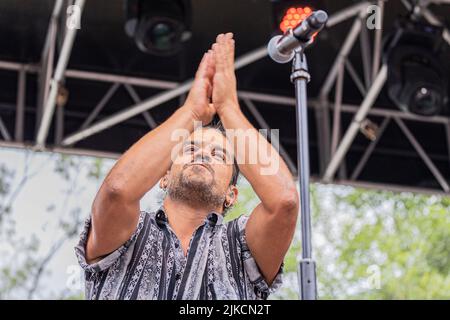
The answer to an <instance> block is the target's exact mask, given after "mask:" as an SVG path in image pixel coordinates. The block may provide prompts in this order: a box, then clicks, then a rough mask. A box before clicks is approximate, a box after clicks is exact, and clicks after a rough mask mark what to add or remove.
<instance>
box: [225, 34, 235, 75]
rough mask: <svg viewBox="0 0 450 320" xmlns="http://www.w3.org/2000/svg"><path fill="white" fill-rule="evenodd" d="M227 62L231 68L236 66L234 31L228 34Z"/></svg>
mask: <svg viewBox="0 0 450 320" xmlns="http://www.w3.org/2000/svg"><path fill="white" fill-rule="evenodd" d="M226 44H227V45H226V47H227V62H228V66H229V67H230V68H234V39H233V33H231V32H228V33H227V34H226Z"/></svg>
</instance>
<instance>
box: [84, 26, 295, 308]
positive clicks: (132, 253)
mask: <svg viewBox="0 0 450 320" xmlns="http://www.w3.org/2000/svg"><path fill="white" fill-rule="evenodd" d="M211 100H212V103H210V101H211ZM215 114H217V115H218V116H219V118H220V120H221V123H222V124H223V126H224V127H225V129H226V130H238V129H241V131H242V132H245V134H246V135H248V136H250V138H255V139H253V140H252V139H249V140H246V141H247V142H246V143H234V142H235V141H234V140H235V138H236V137H233V138H232V139H228V138H227V137H228V136H225V135H224V134H223V133H222V132H221V131H219V130H216V129H215V128H212V127H201V126H200V127H194V126H195V121H201V124H202V125H203V126H206V125H207V124H209V123H210V122H211V121H212V118H213V116H214V115H215ZM180 130H181V131H183V130H184V131H186V132H188V134H190V136H189V137H188V138H187V139H185V140H184V141H183V143H181V146H180V144H179V143H178V144H177V141H174V139H172V138H173V133H174V132H178V131H180ZM248 141H257V143H250V142H248ZM263 149H265V150H270V151H271V152H269V163H270V164H277V165H278V167H277V168H276V169H277V170H275V173H271V174H262V173H261V172H263V167H264V165H263V163H262V161H261V160H260V159H257V161H256V163H252V162H251V161H248V159H249V157H251V155H255V154H259V153H260V151H261V150H263ZM174 150H175V151H174ZM233 159H234V161H233ZM235 159H241V161H240V163H238V167H237V166H236V160H235ZM239 169H240V171H241V173H242V174H243V175H244V176H245V177H246V179H247V180H248V181H249V182H250V184H251V185H252V187H253V189H254V190H255V192H256V194H257V195H258V197H259V199H260V200H261V203H260V204H259V205H258V206H257V207H256V208H255V209H254V210H253V212H252V213H251V215H250V217H248V216H246V215H242V216H241V217H239V218H238V219H235V220H233V221H231V222H228V223H224V222H223V214H224V212H225V211H226V209H227V208H229V207H231V206H232V205H233V204H234V203H235V202H236V200H237V196H238V190H237V188H236V178H237V174H238V173H239V171H238V170H239ZM158 181H159V185H160V187H161V188H162V189H163V190H166V193H167V196H166V197H165V198H164V200H163V205H162V206H161V207H160V208H159V210H157V211H156V212H153V213H147V212H144V211H140V208H139V201H140V199H141V198H142V197H143V196H144V195H145V193H146V192H147V191H148V190H149V189H151V188H152V187H153V186H154V185H155V184H156V183H157V182H158ZM298 205H299V199H298V193H297V190H296V187H295V183H294V182H293V178H292V176H291V174H290V172H289V170H288V168H287V166H286V164H285V163H284V162H283V160H282V159H281V158H280V156H279V154H278V153H277V152H276V151H275V150H274V149H273V148H272V146H271V145H270V144H269V143H268V142H267V140H266V139H265V138H264V137H263V136H262V135H260V134H259V133H258V131H257V130H255V128H254V127H252V125H251V124H250V123H249V121H248V120H247V119H246V118H245V116H244V115H243V113H242V112H241V110H240V107H239V103H238V98H237V91H236V78H235V73H234V40H233V35H232V34H231V33H227V34H220V35H218V36H217V39H216V43H214V44H213V46H212V48H211V49H210V50H209V51H208V52H207V53H206V54H205V55H204V57H203V59H202V61H201V62H200V65H199V67H198V70H197V73H196V76H195V80H194V83H193V86H192V88H191V90H190V92H189V95H188V97H187V99H186V102H185V104H184V105H183V106H182V107H180V108H179V109H178V110H177V111H176V112H175V113H174V114H173V115H172V116H171V117H170V118H169V119H168V120H167V121H165V122H164V123H162V124H161V125H160V126H159V127H157V128H156V129H154V130H152V131H151V132H149V133H148V134H146V135H145V136H144V137H142V138H141V139H140V140H139V141H138V142H136V143H135V144H134V145H133V146H132V147H131V148H130V149H129V150H128V151H127V152H126V153H125V154H124V155H123V156H122V157H121V158H120V159H119V160H118V162H117V163H116V164H115V166H114V167H113V168H112V170H111V172H110V173H109V174H108V176H107V177H106V178H105V181H104V182H103V184H102V186H101V188H100V190H99V191H98V194H97V196H96V198H95V200H94V203H93V206H92V217H91V218H89V219H88V220H87V221H86V225H85V229H84V231H83V233H82V235H81V241H80V243H79V244H78V246H77V247H76V253H77V256H78V259H79V262H80V264H81V266H82V267H83V269H84V270H85V277H86V298H88V299H266V298H267V296H268V295H269V293H271V292H272V291H274V290H275V289H276V288H277V287H278V286H279V285H280V283H281V274H282V269H283V259H284V256H285V254H286V252H287V250H288V248H289V245H290V243H291V241H292V237H293V234H294V229H295V225H296V221H297V215H298Z"/></svg>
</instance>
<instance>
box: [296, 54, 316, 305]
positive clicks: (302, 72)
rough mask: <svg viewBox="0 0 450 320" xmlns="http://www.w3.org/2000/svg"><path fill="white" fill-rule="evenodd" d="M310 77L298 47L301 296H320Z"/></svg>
mask: <svg viewBox="0 0 450 320" xmlns="http://www.w3.org/2000/svg"><path fill="white" fill-rule="evenodd" d="M309 80H310V75H309V72H308V65H307V63H306V56H305V54H304V53H303V49H302V48H300V49H299V50H295V56H294V61H293V63H292V73H291V82H292V83H294V85H295V98H296V109H295V111H296V123H297V174H298V181H299V184H300V221H301V232H302V259H301V260H300V263H299V267H298V275H299V288H300V296H301V299H302V300H315V299H317V280H316V263H315V261H314V260H313V259H312V246H311V212H310V206H309V175H310V171H309V141H308V109H307V90H306V85H307V83H308V82H309Z"/></svg>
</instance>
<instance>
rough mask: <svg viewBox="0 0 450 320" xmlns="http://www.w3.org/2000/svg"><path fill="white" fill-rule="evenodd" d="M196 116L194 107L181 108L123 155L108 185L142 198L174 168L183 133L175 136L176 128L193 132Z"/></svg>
mask: <svg viewBox="0 0 450 320" xmlns="http://www.w3.org/2000/svg"><path fill="white" fill-rule="evenodd" d="M194 120H195V117H194V114H193V113H192V111H191V109H190V108H188V107H187V106H183V107H181V108H179V109H178V110H177V111H176V112H175V113H174V114H173V115H172V116H171V117H170V118H169V119H167V120H166V121H165V122H164V123H162V124H161V125H159V126H158V127H157V128H155V129H153V130H152V131H150V132H149V133H147V134H146V135H145V136H143V137H142V138H141V139H140V140H138V141H137V142H136V143H135V144H134V145H133V146H132V147H131V148H130V149H128V150H127V151H126V152H125V153H124V154H123V155H122V156H121V157H120V159H119V160H118V161H117V163H116V164H115V165H114V167H113V168H112V169H111V171H110V173H109V174H108V176H107V177H106V179H105V181H104V186H106V187H107V188H109V189H112V190H113V192H116V191H117V192H120V193H121V194H122V196H123V197H125V198H126V199H128V200H129V201H139V200H140V199H141V198H142V197H143V196H144V195H145V193H146V192H148V190H150V189H151V188H152V187H153V186H154V185H155V184H156V183H157V182H158V180H159V179H160V178H161V177H162V176H164V174H165V173H166V172H167V170H168V169H169V168H170V165H171V152H172V150H173V148H174V147H175V146H176V145H177V144H178V143H180V142H181V141H180V137H177V139H173V138H172V134H173V133H174V132H175V130H184V131H186V130H187V131H188V132H189V133H191V132H192V131H193V129H194ZM180 132H181V131H180Z"/></svg>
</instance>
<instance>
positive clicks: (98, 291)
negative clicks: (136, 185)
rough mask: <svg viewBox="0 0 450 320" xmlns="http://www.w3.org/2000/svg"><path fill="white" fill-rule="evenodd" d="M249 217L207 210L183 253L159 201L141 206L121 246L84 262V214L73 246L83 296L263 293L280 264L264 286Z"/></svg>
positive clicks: (254, 296) (257, 296) (248, 296)
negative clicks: (248, 233)
mask: <svg viewBox="0 0 450 320" xmlns="http://www.w3.org/2000/svg"><path fill="white" fill-rule="evenodd" d="M248 218H249V217H248V216H246V215H242V216H240V217H239V218H237V219H234V220H232V221H230V222H227V223H224V222H223V216H222V215H221V214H218V213H215V212H211V213H210V214H209V215H208V216H207V217H206V219H205V220H204V223H203V224H202V225H201V226H199V227H198V228H197V230H196V231H195V232H194V234H193V237H192V239H191V241H190V244H189V249H188V253H187V256H185V255H184V253H183V250H182V248H181V245H180V241H179V240H178V238H177V236H176V235H175V233H174V232H173V230H172V229H171V227H170V225H169V223H168V220H167V216H166V213H165V211H164V207H163V206H161V207H160V208H159V209H158V210H157V211H155V212H146V211H141V212H140V217H139V222H138V225H137V228H136V230H135V232H134V234H133V235H132V236H131V238H130V239H129V240H128V241H127V242H126V243H125V244H124V245H123V246H121V247H120V248H118V249H117V250H115V251H114V252H112V253H110V254H109V255H107V256H106V257H104V258H102V260H100V261H98V262H96V263H92V264H87V262H86V258H85V248H86V242H87V236H88V232H89V228H90V226H91V218H90V217H89V218H88V219H87V220H86V223H85V226H84V229H83V232H82V233H81V238H80V242H79V243H78V245H77V246H76V247H75V252H76V255H77V258H78V261H79V263H80V265H81V267H82V268H83V269H84V272H85V286H86V288H85V296H86V299H159V300H169V299H182V300H191V299H200V300H214V299H218V300H228V299H233V300H261V299H263V300H264V299H267V297H268V295H269V294H270V293H273V292H274V291H275V290H277V289H278V288H279V287H280V286H281V283H282V273H283V265H284V264H282V265H281V268H280V270H279V272H278V274H277V276H276V278H275V280H274V281H273V283H272V284H271V286H270V287H269V286H268V284H267V283H266V281H265V280H264V278H263V276H262V275H261V273H260V270H259V268H258V266H257V264H256V262H255V260H254V258H253V257H252V255H251V252H250V250H249V248H248V246H247V242H246V238H245V232H244V230H245V225H246V223H247V221H248ZM268 254H270V253H268Z"/></svg>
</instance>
